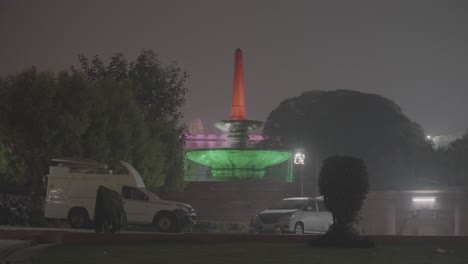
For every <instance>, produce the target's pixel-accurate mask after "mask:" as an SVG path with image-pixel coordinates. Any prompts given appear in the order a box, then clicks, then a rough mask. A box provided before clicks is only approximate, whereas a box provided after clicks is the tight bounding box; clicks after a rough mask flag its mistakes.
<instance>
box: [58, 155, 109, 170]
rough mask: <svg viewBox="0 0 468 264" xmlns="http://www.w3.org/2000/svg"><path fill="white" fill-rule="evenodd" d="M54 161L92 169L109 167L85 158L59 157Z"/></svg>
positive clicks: (63, 164) (72, 166)
mask: <svg viewBox="0 0 468 264" xmlns="http://www.w3.org/2000/svg"><path fill="white" fill-rule="evenodd" d="M52 161H55V162H59V163H60V164H61V165H62V166H64V167H70V168H90V169H103V170H106V169H107V165H106V164H103V163H100V162H97V161H95V160H91V159H83V158H58V159H52Z"/></svg>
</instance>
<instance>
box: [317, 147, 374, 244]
mask: <svg viewBox="0 0 468 264" xmlns="http://www.w3.org/2000/svg"><path fill="white" fill-rule="evenodd" d="M319 190H320V193H321V194H322V195H323V199H324V203H325V205H326V206H327V208H328V209H329V210H330V212H331V213H332V216H333V224H332V226H331V227H330V229H329V230H328V231H327V233H326V234H325V235H324V236H323V237H321V239H320V240H321V241H322V243H324V244H330V245H332V244H336V245H343V246H345V245H348V244H353V241H354V242H358V240H359V239H358V234H357V231H356V230H355V228H353V224H355V223H356V221H357V216H358V213H359V210H360V209H361V207H362V204H363V201H364V199H365V198H366V195H367V192H368V191H369V181H368V175H367V168H366V165H365V164H364V162H363V161H362V160H361V159H358V158H354V157H350V156H331V157H329V158H327V159H326V160H325V161H324V162H323V167H322V169H321V171H320V175H319Z"/></svg>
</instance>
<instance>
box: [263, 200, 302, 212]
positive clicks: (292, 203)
mask: <svg viewBox="0 0 468 264" xmlns="http://www.w3.org/2000/svg"><path fill="white" fill-rule="evenodd" d="M306 201H307V200H281V201H279V203H278V204H276V205H275V206H273V207H271V208H270V209H274V210H279V209H298V210H299V209H301V207H302V205H303V204H304V203H305V202H306Z"/></svg>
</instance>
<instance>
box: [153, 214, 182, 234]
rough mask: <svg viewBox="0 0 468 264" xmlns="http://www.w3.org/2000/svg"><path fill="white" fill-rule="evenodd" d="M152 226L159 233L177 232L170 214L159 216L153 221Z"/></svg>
mask: <svg viewBox="0 0 468 264" xmlns="http://www.w3.org/2000/svg"><path fill="white" fill-rule="evenodd" d="M154 225H155V226H156V228H157V229H158V231H159V232H163V233H169V232H178V231H179V228H178V226H177V221H176V218H175V216H174V215H172V214H170V213H163V214H159V215H158V216H156V217H155V219H154Z"/></svg>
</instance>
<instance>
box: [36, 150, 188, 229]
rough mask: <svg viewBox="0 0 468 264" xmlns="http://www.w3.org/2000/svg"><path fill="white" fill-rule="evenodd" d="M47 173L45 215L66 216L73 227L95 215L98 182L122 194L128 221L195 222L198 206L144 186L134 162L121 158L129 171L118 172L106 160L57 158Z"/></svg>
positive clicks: (174, 225) (168, 225) (165, 225)
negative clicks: (156, 192)
mask: <svg viewBox="0 0 468 264" xmlns="http://www.w3.org/2000/svg"><path fill="white" fill-rule="evenodd" d="M53 161H55V162H57V163H58V165H56V166H51V167H50V173H49V175H47V194H46V199H45V211H44V215H45V217H46V218H54V219H66V220H68V222H69V223H70V226H71V227H73V228H84V227H87V226H88V225H89V223H90V221H92V220H93V219H94V205H95V202H96V194H97V190H98V187H99V185H103V186H105V187H107V188H109V189H111V190H114V191H116V192H118V193H120V194H121V195H122V200H123V206H124V209H125V212H126V214H127V221H128V223H129V224H154V225H155V226H156V228H157V229H158V230H159V231H161V232H178V231H180V229H181V228H182V227H184V226H186V225H191V224H195V218H196V213H195V210H194V209H193V208H192V207H191V206H190V205H188V204H184V203H179V202H173V201H165V200H161V199H160V198H159V197H158V196H157V195H156V194H154V193H152V192H151V191H149V190H148V189H146V188H145V184H144V182H143V180H142V178H141V176H140V174H139V173H138V172H137V171H136V170H135V168H133V167H132V165H130V164H128V163H126V162H124V161H121V163H122V165H123V166H125V168H127V170H128V172H129V174H125V175H117V174H113V173H112V171H110V170H107V166H106V165H105V164H101V163H99V162H96V161H93V160H87V159H70V158H64V159H54V160H53Z"/></svg>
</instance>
